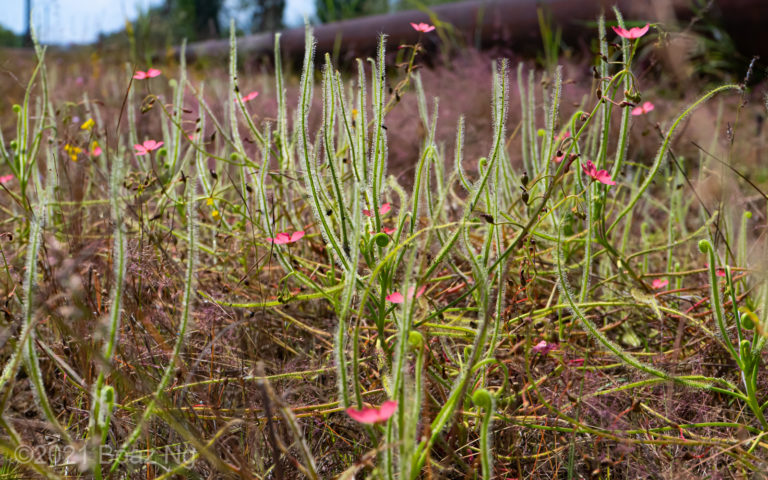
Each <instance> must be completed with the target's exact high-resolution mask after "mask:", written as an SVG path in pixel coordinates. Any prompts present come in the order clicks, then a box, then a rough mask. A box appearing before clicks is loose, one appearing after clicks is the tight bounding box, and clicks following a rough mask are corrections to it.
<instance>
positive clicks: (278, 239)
mask: <svg viewBox="0 0 768 480" xmlns="http://www.w3.org/2000/svg"><path fill="white" fill-rule="evenodd" d="M303 236H304V230H299V231H296V232H293V233H292V234H291V235H288V233H287V232H282V233H278V234H277V236H275V238H267V241H268V242H271V243H274V244H275V245H285V244H286V243H294V242H298V241H299V240H300V239H301V237H303Z"/></svg>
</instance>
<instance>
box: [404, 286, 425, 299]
mask: <svg viewBox="0 0 768 480" xmlns="http://www.w3.org/2000/svg"><path fill="white" fill-rule="evenodd" d="M415 289H416V287H410V288H409V289H408V298H413V291H414V290H415ZM426 290H427V286H426V285H422V286H421V287H420V288H419V290H418V291H417V292H416V298H419V297H420V296H422V295H424V292H425V291H426Z"/></svg>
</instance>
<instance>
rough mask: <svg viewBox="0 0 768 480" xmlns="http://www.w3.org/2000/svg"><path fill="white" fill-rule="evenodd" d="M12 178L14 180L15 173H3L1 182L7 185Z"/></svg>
mask: <svg viewBox="0 0 768 480" xmlns="http://www.w3.org/2000/svg"><path fill="white" fill-rule="evenodd" d="M11 180H13V175H3V176H2V177H0V184H3V185H5V184H6V183H8V182H10V181H11Z"/></svg>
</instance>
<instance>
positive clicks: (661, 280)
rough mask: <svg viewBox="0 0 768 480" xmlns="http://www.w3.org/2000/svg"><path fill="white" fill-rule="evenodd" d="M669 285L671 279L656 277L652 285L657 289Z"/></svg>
mask: <svg viewBox="0 0 768 480" xmlns="http://www.w3.org/2000/svg"><path fill="white" fill-rule="evenodd" d="M667 285H669V280H667V279H666V278H655V279H654V280H653V282H652V283H651V286H652V287H653V288H654V289H655V290H659V289H661V288H664V287H666V286H667Z"/></svg>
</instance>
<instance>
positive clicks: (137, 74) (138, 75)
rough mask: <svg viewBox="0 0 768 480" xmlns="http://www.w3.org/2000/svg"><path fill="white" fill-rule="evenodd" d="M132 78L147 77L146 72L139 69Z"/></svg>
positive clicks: (141, 78)
mask: <svg viewBox="0 0 768 480" xmlns="http://www.w3.org/2000/svg"><path fill="white" fill-rule="evenodd" d="M133 78H135V79H136V80H144V79H145V78H147V72H142V71H141V70H137V71H136V73H134V74H133Z"/></svg>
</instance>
